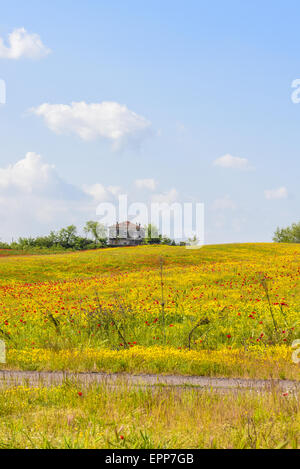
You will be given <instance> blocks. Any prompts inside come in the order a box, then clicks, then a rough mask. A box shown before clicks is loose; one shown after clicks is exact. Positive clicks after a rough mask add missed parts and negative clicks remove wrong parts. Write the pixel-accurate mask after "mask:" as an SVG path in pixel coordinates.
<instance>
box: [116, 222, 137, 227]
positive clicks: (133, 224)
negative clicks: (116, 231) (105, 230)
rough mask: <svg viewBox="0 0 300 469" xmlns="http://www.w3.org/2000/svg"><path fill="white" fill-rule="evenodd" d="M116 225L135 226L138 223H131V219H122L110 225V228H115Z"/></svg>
mask: <svg viewBox="0 0 300 469" xmlns="http://www.w3.org/2000/svg"><path fill="white" fill-rule="evenodd" d="M117 226H119V227H120V226H121V227H123V226H124V227H131V228H137V227H138V226H140V225H138V224H137V223H131V221H122V222H121V223H116V224H115V225H112V226H111V227H110V228H115V227H117Z"/></svg>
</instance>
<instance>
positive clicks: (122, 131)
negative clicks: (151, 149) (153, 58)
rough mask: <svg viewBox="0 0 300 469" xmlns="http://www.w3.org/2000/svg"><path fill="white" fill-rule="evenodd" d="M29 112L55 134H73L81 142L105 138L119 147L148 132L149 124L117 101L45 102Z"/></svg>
mask: <svg viewBox="0 0 300 469" xmlns="http://www.w3.org/2000/svg"><path fill="white" fill-rule="evenodd" d="M31 112H32V113H34V114H35V115H37V116H39V117H42V118H43V119H44V121H45V123H46V125H47V127H48V128H49V129H50V130H52V131H53V132H55V133H57V134H65V135H70V134H75V135H77V136H79V137H80V138H81V139H82V140H94V139H96V138H104V139H108V140H110V141H111V142H113V143H114V144H117V145H118V144H120V143H121V142H124V141H126V140H127V139H140V138H143V137H145V136H146V134H147V133H148V132H149V130H150V127H151V123H150V122H149V121H148V120H147V119H145V118H144V117H142V116H139V115H138V114H136V113H135V112H133V111H131V110H130V109H128V108H127V107H126V106H124V105H121V104H119V103H116V102H111V101H103V102H102V103H91V104H88V103H86V102H84V101H82V102H73V103H71V104H70V105H67V104H48V103H44V104H42V105H40V106H38V107H36V108H32V109H31Z"/></svg>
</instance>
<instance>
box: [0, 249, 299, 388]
mask: <svg viewBox="0 0 300 469" xmlns="http://www.w3.org/2000/svg"><path fill="white" fill-rule="evenodd" d="M299 259H300V245H297V244H293V245H287V244H240V245H239V244H232V245H218V246H205V247H203V248H202V249H197V250H193V249H191V250H189V249H186V248H185V247H170V246H140V247H134V248H116V249H102V250H97V251H87V252H80V253H64V254H56V255H40V256H38V255H33V256H27V255H25V256H6V255H1V253H0V274H1V276H0V279H1V280H0V339H1V340H3V341H4V342H5V344H6V355H7V359H6V364H2V365H1V367H2V368H3V369H13V368H14V369H27V370H42V369H45V370H47V369H48V370H76V371H89V370H91V371H97V370H98V371H129V372H153V373H157V372H160V373H182V374H194V375H197V374H199V375H210V376H213V375H214V376H244V377H256V378H270V377H272V378H282V379H285V378H289V379H299V364H296V363H294V362H293V360H292V353H293V350H292V348H291V345H292V343H293V341H295V340H296V339H300V284H299V274H300V262H299Z"/></svg>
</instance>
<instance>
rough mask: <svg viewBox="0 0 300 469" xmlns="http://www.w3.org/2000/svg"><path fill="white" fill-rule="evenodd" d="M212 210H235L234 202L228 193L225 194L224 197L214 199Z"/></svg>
mask: <svg viewBox="0 0 300 469" xmlns="http://www.w3.org/2000/svg"><path fill="white" fill-rule="evenodd" d="M212 208H213V210H227V209H229V210H235V209H236V204H235V202H234V201H233V200H232V199H231V197H230V196H229V195H225V197H223V198H220V199H216V200H215V201H214V203H213V205H212Z"/></svg>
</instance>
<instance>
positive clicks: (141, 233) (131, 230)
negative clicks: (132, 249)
mask: <svg viewBox="0 0 300 469" xmlns="http://www.w3.org/2000/svg"><path fill="white" fill-rule="evenodd" d="M144 239H145V230H144V228H143V227H142V226H141V224H135V223H131V222H130V221H123V222H122V223H116V224H115V225H112V226H110V227H109V235H108V245H109V246H138V245H139V244H141V243H142V242H143V241H144Z"/></svg>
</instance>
